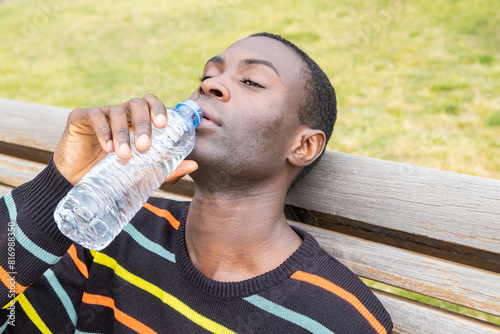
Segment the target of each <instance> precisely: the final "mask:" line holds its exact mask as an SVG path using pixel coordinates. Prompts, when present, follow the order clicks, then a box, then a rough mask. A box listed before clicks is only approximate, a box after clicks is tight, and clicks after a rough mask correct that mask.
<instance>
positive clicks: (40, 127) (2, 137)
mask: <svg viewBox="0 0 500 334" xmlns="http://www.w3.org/2000/svg"><path fill="white" fill-rule="evenodd" d="M69 112H70V109H66V108H60V107H54V106H47V105H43V104H36V103H29V102H21V101H15V100H9V99H3V98H0V119H1V120H2V122H1V123H0V141H3V142H6V143H10V144H18V145H23V146H26V147H31V148H36V149H39V150H46V151H51V152H54V150H55V148H56V146H57V143H58V142H59V139H60V138H61V135H62V133H63V131H64V128H65V126H66V119H67V117H68V114H69Z"/></svg>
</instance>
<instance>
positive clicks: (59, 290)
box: [43, 269, 77, 326]
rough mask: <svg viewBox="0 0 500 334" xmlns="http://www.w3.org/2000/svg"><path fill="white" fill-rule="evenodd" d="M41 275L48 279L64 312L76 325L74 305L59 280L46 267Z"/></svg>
mask: <svg viewBox="0 0 500 334" xmlns="http://www.w3.org/2000/svg"><path fill="white" fill-rule="evenodd" d="M43 275H44V276H45V277H46V278H47V281H49V283H50V286H52V289H54V291H55V292H56V294H57V296H58V297H59V299H60V300H61V302H62V304H63V305H64V308H65V309H66V313H68V316H69V318H70V319H71V322H72V323H73V326H76V319H77V315H76V310H75V307H74V306H73V303H72V302H71V299H70V298H69V296H68V294H67V293H66V291H65V290H64V288H63V287H62V285H61V283H59V280H58V279H57V277H56V275H55V274H54V272H53V271H52V270H51V269H48V270H47V271H46V272H45V273H44V274H43Z"/></svg>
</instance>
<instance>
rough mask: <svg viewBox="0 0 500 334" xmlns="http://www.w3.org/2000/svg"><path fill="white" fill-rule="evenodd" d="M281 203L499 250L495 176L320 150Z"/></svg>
mask: <svg viewBox="0 0 500 334" xmlns="http://www.w3.org/2000/svg"><path fill="white" fill-rule="evenodd" d="M287 203H288V204H291V205H294V206H297V207H300V208H304V209H307V210H312V211H316V212H321V213H326V214H329V215H332V216H337V217H345V218H347V219H350V220H353V221H359V222H364V223H367V224H372V225H376V226H381V227H384V228H388V229H392V230H397V231H402V232H406V233H410V234H413V235H418V236H424V237H428V238H432V239H437V240H441V241H445V242H449V243H454V244H459V245H465V246H468V247H471V248H476V249H480V250H484V251H488V252H493V253H497V254H500V180H495V179H487V178H481V177H475V176H470V175H464V174H457V173H451V172H446V171H440V170H435V169H430V168H424V167H418V166H412V165H407V164H402V163H396V162H392V161H385V160H379V159H374V158H367V157H360V156H354V155H349V154H345V153H336V152H326V154H325V156H324V157H323V158H322V159H321V161H320V162H319V164H318V166H317V168H315V169H313V170H312V171H311V175H310V176H308V177H307V178H304V179H303V180H302V181H301V182H299V183H298V184H297V186H296V187H295V189H293V190H292V191H291V192H290V193H289V196H288V198H287ZM457 226H460V228H457Z"/></svg>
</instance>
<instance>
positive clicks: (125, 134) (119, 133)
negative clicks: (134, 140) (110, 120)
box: [114, 128, 128, 138]
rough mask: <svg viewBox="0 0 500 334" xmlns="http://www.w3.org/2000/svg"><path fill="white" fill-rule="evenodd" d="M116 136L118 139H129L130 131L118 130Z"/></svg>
mask: <svg viewBox="0 0 500 334" xmlns="http://www.w3.org/2000/svg"><path fill="white" fill-rule="evenodd" d="M114 135H115V137H118V138H125V137H127V138H128V129H124V128H121V129H117V130H115V132H114Z"/></svg>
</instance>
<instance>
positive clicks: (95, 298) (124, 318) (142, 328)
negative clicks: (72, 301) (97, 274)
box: [82, 292, 157, 334]
mask: <svg viewBox="0 0 500 334" xmlns="http://www.w3.org/2000/svg"><path fill="white" fill-rule="evenodd" d="M82 302H84V303H87V304H94V305H101V306H106V307H109V308H111V309H113V311H114V313H115V318H116V320H118V321H119V322H121V323H122V324H124V325H125V326H127V327H129V328H131V329H133V330H134V331H136V332H137V333H141V334H142V333H146V334H150V333H151V334H157V333H156V332H155V331H154V330H152V329H151V328H149V327H148V326H146V325H144V324H143V323H142V322H140V321H138V320H135V319H134V318H132V317H131V316H129V315H128V314H125V313H123V312H122V311H120V310H119V309H117V308H116V306H115V301H114V300H113V299H112V298H109V297H105V296H100V295H93V294H90V293H86V292H84V293H83V297H82Z"/></svg>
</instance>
